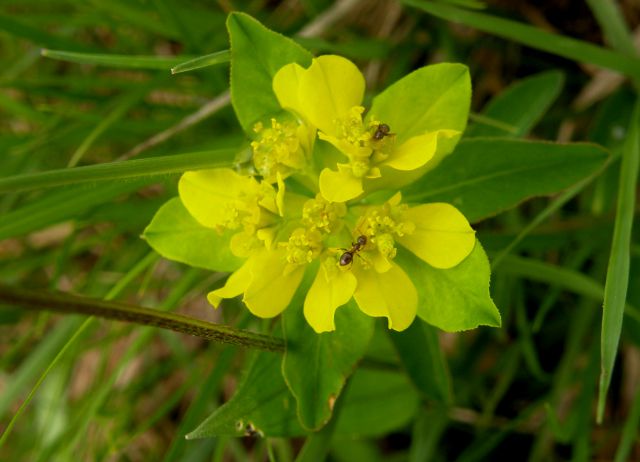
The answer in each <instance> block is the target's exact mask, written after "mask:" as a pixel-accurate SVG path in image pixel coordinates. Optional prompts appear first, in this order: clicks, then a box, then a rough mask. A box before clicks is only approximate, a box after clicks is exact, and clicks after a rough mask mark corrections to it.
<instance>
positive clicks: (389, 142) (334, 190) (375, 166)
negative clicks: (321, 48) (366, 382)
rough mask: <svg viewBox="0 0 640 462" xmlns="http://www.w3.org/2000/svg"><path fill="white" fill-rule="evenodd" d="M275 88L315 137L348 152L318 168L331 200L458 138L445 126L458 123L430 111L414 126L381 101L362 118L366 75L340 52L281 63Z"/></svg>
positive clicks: (419, 163)
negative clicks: (341, 159)
mask: <svg viewBox="0 0 640 462" xmlns="http://www.w3.org/2000/svg"><path fill="white" fill-rule="evenodd" d="M449 66H452V65H449ZM432 67H434V66H432ZM417 72H419V71H417ZM401 82H402V81H401ZM401 82H399V84H401ZM396 85H398V84H396ZM400 86H402V85H400ZM391 88H393V87H391ZM273 90H274V92H275V94H276V96H277V98H278V101H279V102H280V104H281V106H282V107H283V108H284V109H287V110H289V111H291V112H293V113H294V114H296V115H297V116H298V117H299V118H301V119H302V120H303V121H305V123H306V124H307V125H308V126H311V127H316V128H318V130H319V133H318V136H319V138H320V139H322V140H324V141H327V142H328V143H330V144H331V145H333V146H334V147H335V148H336V149H337V150H338V151H340V152H341V153H342V154H343V155H344V156H346V158H347V162H337V163H336V164H335V169H333V168H324V169H323V170H322V172H321V173H320V182H319V185H320V192H321V193H322V195H323V196H324V197H325V198H326V199H327V200H329V201H331V202H344V201H347V200H350V199H354V198H356V197H358V196H360V195H361V194H362V193H363V192H364V189H365V185H366V183H367V182H369V181H371V182H375V181H376V180H377V179H379V178H380V177H381V176H382V170H383V169H391V170H392V171H412V170H417V169H420V168H422V167H424V166H425V165H426V164H427V163H429V162H430V161H433V163H434V164H435V162H437V161H439V160H440V158H442V157H443V156H444V155H446V154H447V153H449V152H451V150H452V149H453V147H454V145H455V143H456V142H457V141H458V139H459V137H460V131H459V130H458V129H451V128H448V125H450V126H457V125H460V124H459V123H458V124H456V123H454V124H447V123H444V122H443V121H442V120H440V119H442V117H441V116H440V115H439V114H440V113H437V114H429V111H428V110H425V115H424V116H423V117H421V118H418V119H417V125H416V124H413V122H412V121H410V122H406V123H403V122H402V121H401V119H400V120H399V119H398V114H397V112H398V111H393V112H392V111H390V110H389V108H388V107H385V104H381V111H380V113H373V110H372V112H371V113H369V114H367V116H366V117H365V118H364V119H363V114H364V111H365V109H364V107H363V106H362V99H363V96H364V90H365V81H364V77H363V76H362V74H361V73H360V71H359V70H358V68H357V67H356V66H355V65H354V64H353V63H352V62H351V61H349V60H347V59H345V58H343V57H340V56H334V55H326V56H320V57H319V58H316V59H314V60H313V61H312V64H311V66H309V68H307V69H304V68H303V67H301V66H300V65H298V64H295V63H293V64H288V65H286V66H284V67H282V68H281V69H280V70H279V71H278V73H277V74H276V75H275V77H274V79H273ZM400 90H403V89H402V88H400ZM386 106H388V105H386ZM374 109H375V101H374ZM400 113H401V111H400ZM400 117H401V116H400ZM465 123H466V121H465ZM459 128H462V127H459ZM372 184H375V183H372Z"/></svg>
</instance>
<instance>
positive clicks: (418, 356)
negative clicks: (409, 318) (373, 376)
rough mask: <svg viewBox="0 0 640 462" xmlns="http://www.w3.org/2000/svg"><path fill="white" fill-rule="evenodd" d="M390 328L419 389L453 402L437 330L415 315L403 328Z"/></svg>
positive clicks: (392, 337) (430, 396) (406, 367)
mask: <svg viewBox="0 0 640 462" xmlns="http://www.w3.org/2000/svg"><path fill="white" fill-rule="evenodd" d="M388 332H389V336H390V337H391V341H392V342H393V344H394V345H395V347H396V349H397V350H398V356H399V357H400V361H401V362H402V364H403V365H404V368H405V371H406V372H407V375H408V376H409V378H410V379H411V381H412V382H413V383H414V384H415V386H416V387H417V388H418V390H419V391H420V392H421V393H422V394H423V395H424V396H425V397H426V398H428V399H431V400H434V401H436V402H439V403H443V404H448V403H450V402H451V377H450V375H449V369H448V368H447V363H446V361H445V358H444V355H443V353H442V350H441V349H440V343H439V342H438V333H437V332H436V330H435V329H434V328H433V327H431V326H429V325H428V324H426V323H424V322H422V321H421V320H420V319H416V320H415V321H414V322H413V323H412V324H411V325H410V326H409V328H408V329H406V330H403V331H402V332H396V331H393V330H389V331H388Z"/></svg>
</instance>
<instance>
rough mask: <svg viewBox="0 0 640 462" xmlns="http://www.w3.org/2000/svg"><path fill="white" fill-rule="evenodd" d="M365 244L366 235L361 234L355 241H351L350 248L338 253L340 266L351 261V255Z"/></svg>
mask: <svg viewBox="0 0 640 462" xmlns="http://www.w3.org/2000/svg"><path fill="white" fill-rule="evenodd" d="M365 245H367V236H365V235H364V234H361V235H360V236H358V239H356V242H352V243H351V248H350V249H348V250H346V249H345V252H344V253H343V254H342V255H340V266H347V265H348V264H350V263H351V262H352V261H353V256H354V255H355V254H356V253H358V252H359V251H360V250H362V248H363V247H364V246H365Z"/></svg>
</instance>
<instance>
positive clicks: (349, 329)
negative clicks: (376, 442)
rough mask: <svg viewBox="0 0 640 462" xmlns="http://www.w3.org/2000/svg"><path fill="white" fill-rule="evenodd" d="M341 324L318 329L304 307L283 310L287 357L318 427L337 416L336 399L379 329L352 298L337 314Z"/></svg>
mask: <svg viewBox="0 0 640 462" xmlns="http://www.w3.org/2000/svg"><path fill="white" fill-rule="evenodd" d="M335 320H336V330H335V331H334V332H327V333H323V334H316V333H315V332H314V331H313V329H311V327H310V326H309V324H308V323H307V321H306V319H305V318H304V315H303V313H302V309H301V308H298V307H296V306H295V305H294V306H291V307H289V309H288V310H287V311H285V313H284V315H283V321H284V322H283V327H284V331H285V339H286V342H287V349H286V351H285V355H284V360H283V363H282V369H283V374H284V377H285V380H286V382H287V385H288V386H289V388H290V390H291V392H292V393H293V395H294V396H295V398H296V402H297V412H298V417H299V419H300V423H301V424H302V426H303V427H304V428H307V429H309V430H317V429H319V428H321V427H322V426H324V425H325V424H326V423H327V422H328V421H329V419H330V418H331V413H332V411H333V404H334V403H335V400H336V399H337V398H338V395H339V394H340V391H341V390H342V387H343V386H344V383H345V381H346V379H347V378H348V377H349V376H350V375H351V373H352V372H353V370H354V368H355V365H356V363H357V362H358V361H359V360H360V358H362V356H363V355H364V353H365V351H366V349H367V346H368V344H369V341H370V340H371V337H372V335H373V328H374V321H373V319H372V318H370V317H368V316H365V315H364V314H363V313H362V312H360V310H359V309H358V308H356V306H355V304H354V303H353V301H352V302H350V303H349V304H347V305H346V306H344V307H342V308H340V309H338V310H337V311H336V314H335Z"/></svg>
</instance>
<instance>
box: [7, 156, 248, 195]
mask: <svg viewBox="0 0 640 462" xmlns="http://www.w3.org/2000/svg"><path fill="white" fill-rule="evenodd" d="M235 153H236V151H235V150H232V149H221V150H214V151H201V152H193V153H188V154H175V155H172V156H163V157H154V158H149V159H135V160H128V161H123V162H109V163H104V164H98V165H88V166H85V167H75V168H67V169H59V170H49V171H47V172H40V173H26V174H22V175H16V176H11V177H8V178H0V194H1V193H8V192H16V191H28V190H33V189H41V188H51V187H53V186H63V185H72V184H79V183H87V182H96V181H109V180H122V179H127V178H139V177H153V176H158V175H168V174H172V173H181V172H184V171H187V170H200V169H205V168H214V167H228V166H230V165H231V164H232V163H233V158H234V156H235Z"/></svg>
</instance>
